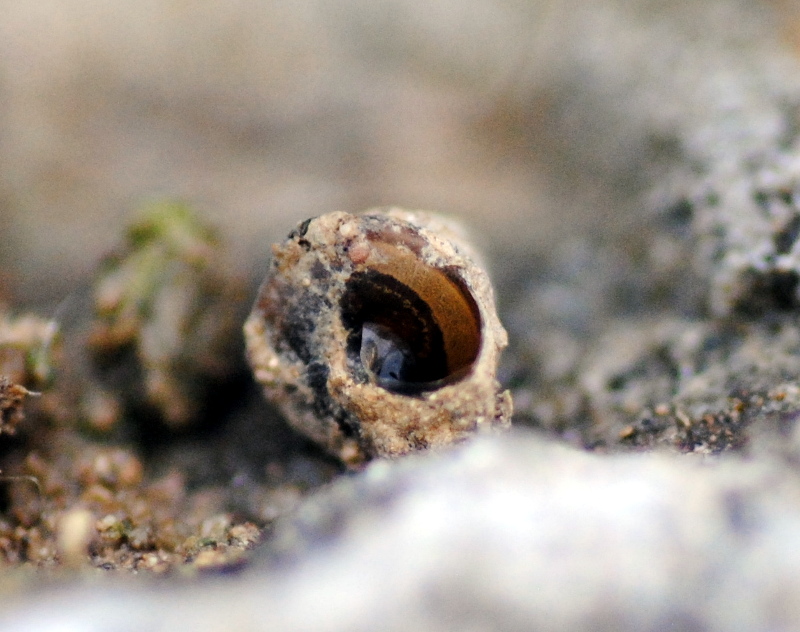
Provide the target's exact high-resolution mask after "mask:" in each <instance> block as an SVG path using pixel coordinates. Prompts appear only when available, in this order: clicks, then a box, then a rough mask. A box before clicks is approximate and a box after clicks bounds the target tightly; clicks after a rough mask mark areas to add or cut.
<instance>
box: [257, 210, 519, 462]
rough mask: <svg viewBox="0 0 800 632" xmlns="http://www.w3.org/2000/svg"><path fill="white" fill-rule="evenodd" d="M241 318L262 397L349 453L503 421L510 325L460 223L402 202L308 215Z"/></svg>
mask: <svg viewBox="0 0 800 632" xmlns="http://www.w3.org/2000/svg"><path fill="white" fill-rule="evenodd" d="M273 254H274V258H273V261H272V267H271V269H270V272H269V273H268V275H267V277H266V279H265V280H264V283H263V284H262V286H261V289H260V291H259V295H258V298H257V300H256V303H255V306H254V308H253V311H252V313H251V315H250V317H249V318H248V320H247V323H246V324H245V337H246V342H247V354H248V359H249V361H250V364H251V366H252V368H253V372H254V375H255V377H256V379H257V380H258V381H259V382H260V383H261V384H262V385H263V387H264V390H265V393H266V395H267V397H268V398H269V399H271V400H273V401H275V402H276V403H277V404H278V405H279V406H280V407H281V409H282V411H283V413H284V414H285V416H286V418H287V420H288V421H289V422H290V423H291V424H292V425H293V426H294V427H295V428H296V429H298V430H299V431H301V432H302V433H304V434H305V435H307V436H308V437H310V438H311V439H313V440H314V441H316V442H318V443H319V444H321V445H322V446H324V447H325V448H326V449H327V450H329V451H330V452H332V453H333V454H335V455H336V456H338V457H339V458H341V459H342V460H343V461H344V462H345V463H347V464H349V465H357V464H359V463H361V462H363V461H365V460H367V459H369V458H372V457H394V456H400V455H402V454H406V453H408V452H411V451H414V450H418V449H424V448H428V447H436V446H442V445H446V444H450V443H453V442H457V441H461V440H463V439H465V438H467V437H468V436H469V435H470V434H472V433H474V432H476V431H480V430H483V429H487V430H489V429H504V428H507V427H508V425H509V423H510V418H511V409H512V404H511V396H510V394H509V392H508V391H503V390H501V388H500V385H499V384H498V382H497V380H496V378H495V372H496V368H497V362H498V358H499V355H500V352H501V350H502V349H503V348H504V347H505V346H506V344H507V336H506V332H505V330H504V329H503V326H502V325H501V324H500V321H499V319H498V318H497V314H496V312H495V307H494V298H493V292H492V287H491V283H490V281H489V278H488V276H487V274H486V273H485V272H484V270H483V269H482V268H481V267H480V265H479V263H478V262H479V257H478V255H477V253H476V252H474V251H473V249H472V248H471V247H470V246H469V245H468V244H467V243H466V241H465V240H464V237H463V234H462V231H461V229H460V227H458V225H456V224H455V223H453V222H452V221H451V220H447V219H445V218H443V217H441V216H439V215H436V214H433V213H427V212H421V211H415V212H409V211H403V210H400V209H388V210H370V211H367V212H365V213H363V214H361V215H352V214H349V213H343V212H336V213H329V214H327V215H323V216H321V217H317V218H312V219H309V220H306V221H305V222H303V223H302V224H300V225H299V226H298V227H297V228H296V229H295V230H293V231H292V232H291V233H290V235H289V238H288V239H287V240H286V241H285V242H284V243H283V244H281V245H275V246H273Z"/></svg>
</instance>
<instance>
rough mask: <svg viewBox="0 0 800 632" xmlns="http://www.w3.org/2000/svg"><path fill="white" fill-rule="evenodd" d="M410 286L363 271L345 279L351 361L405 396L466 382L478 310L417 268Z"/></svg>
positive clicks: (451, 283)
mask: <svg viewBox="0 0 800 632" xmlns="http://www.w3.org/2000/svg"><path fill="white" fill-rule="evenodd" d="M398 276H402V274H399V275H398ZM413 282H414V285H413V287H412V286H411V285H407V284H406V283H403V282H402V281H401V280H399V279H398V278H397V276H395V275H393V274H387V273H384V272H379V271H377V270H374V269H371V268H368V269H365V270H362V271H359V272H355V273H353V274H352V275H351V277H350V279H349V280H348V281H347V284H346V289H345V292H344V295H343V296H342V300H341V303H340V305H341V314H342V322H343V323H344V325H345V327H346V328H347V329H348V331H349V335H348V354H349V355H350V358H351V360H352V361H353V362H354V364H357V365H361V366H362V367H363V368H364V369H365V370H366V373H367V374H368V376H369V377H370V379H373V380H374V381H375V382H376V383H377V384H378V385H379V386H382V387H383V388H385V389H387V390H389V391H393V392H398V393H407V394H413V393H415V392H421V391H429V390H435V389H437V388H440V387H441V386H444V385H445V384H451V383H453V382H454V381H457V380H458V379H461V378H462V377H464V376H465V375H466V374H467V373H468V372H469V369H470V367H471V366H472V363H473V362H474V361H475V358H477V356H478V352H479V351H480V344H481V338H480V317H479V315H478V308H477V305H476V304H475V301H474V300H473V299H472V297H471V296H470V295H469V294H468V293H467V292H466V291H465V289H464V288H463V287H462V285H461V283H460V282H458V281H457V280H454V279H453V278H452V277H451V276H450V275H449V274H447V273H446V272H445V271H443V270H438V269H435V268H431V267H428V266H423V265H418V266H417V269H416V270H415V274H414V275H413Z"/></svg>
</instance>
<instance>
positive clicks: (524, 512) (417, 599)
mask: <svg viewBox="0 0 800 632" xmlns="http://www.w3.org/2000/svg"><path fill="white" fill-rule="evenodd" d="M796 442H797V437H793V438H792V441H791V444H792V448H791V450H792V451H795V450H797V449H798V448H797V445H796ZM799 483H800V480H799V479H798V477H797V472H796V471H795V470H794V468H793V467H787V466H786V463H785V462H781V461H780V460H777V459H767V458H764V459H762V460H760V461H745V460H741V459H739V458H733V457H732V458H730V459H727V460H722V461H718V462H708V461H700V460H687V459H685V458H678V457H676V456H674V455H673V456H669V455H625V456H620V457H617V458H614V459H611V458H608V457H602V456H595V455H588V454H585V453H583V452H581V451H578V450H574V449H569V448H565V447H563V446H558V445H554V444H551V443H548V442H547V441H542V440H541V439H539V438H536V437H534V436H529V435H525V434H523V433H515V434H512V435H510V436H507V437H503V438H494V439H480V440H477V441H476V442H474V443H473V444H472V445H470V446H467V447H462V448H458V449H457V450H455V451H453V452H451V453H449V454H443V455H435V456H429V457H421V458H420V457H410V458H408V459H406V460H403V461H401V462H396V463H387V462H381V463H375V464H373V465H371V466H370V467H369V468H368V469H367V471H366V472H364V473H362V474H361V475H359V476H358V477H349V478H344V479H341V480H339V481H338V482H337V483H336V484H334V485H333V486H332V487H331V488H330V489H328V490H326V491H323V492H321V493H319V494H318V495H317V496H316V497H315V498H313V499H311V500H309V501H308V502H307V503H306V504H305V505H304V506H303V507H301V509H300V511H299V513H298V514H297V516H296V517H295V518H294V519H293V520H291V521H289V522H288V523H285V524H283V525H282V526H281V527H279V528H278V531H277V533H276V536H275V538H274V540H273V544H272V551H271V553H272V555H271V556H268V557H266V558H262V559H261V560H258V561H256V562H255V563H254V564H253V565H252V567H251V568H250V570H248V571H246V572H245V573H243V574H241V575H238V576H236V577H230V578H228V579H227V580H223V579H217V580H209V581H207V582H205V583H203V582H201V583H200V584H197V585H193V586H191V587H186V586H184V587H176V588H173V589H172V590H169V591H165V590H164V588H163V585H159V586H153V587H151V588H145V587H142V586H139V587H138V588H135V589H134V588H132V587H130V586H127V587H126V586H116V587H106V588H104V589H103V590H98V589H97V588H96V587H95V588H94V589H92V590H89V589H83V590H71V591H67V590H64V591H61V592H58V593H56V594H54V595H52V596H51V597H50V599H48V600H44V601H43V600H42V599H41V597H37V596H33V597H31V598H29V599H28V600H24V601H22V602H21V603H18V604H17V605H16V607H15V608H14V609H12V610H9V609H8V608H6V609H5V610H4V612H3V613H2V614H0V624H2V625H4V626H5V629H13V630H19V631H23V630H25V631H27V630H39V631H49V630H56V629H71V630H81V631H82V630H95V629H100V626H102V629H104V630H108V631H111V632H115V631H117V630H119V631H122V630H134V629H152V630H170V629H176V628H177V629H192V630H198V631H203V630H218V629H239V630H275V629H278V630H296V629H314V630H330V631H334V630H336V631H338V630H342V631H344V630H348V631H359V630H365V631H366V630H375V629H382V630H423V629H424V630H431V631H432V632H437V631H439V630H463V629H475V630H478V629H504V630H530V629H537V630H571V631H575V630H587V631H589V630H593V631H596V630H631V631H633V630H636V631H642V630H650V631H657V630H658V631H661V630H664V631H666V630H675V629H680V630H709V631H713V630H720V631H723V630H724V631H738V630H763V629H772V630H788V629H792V628H794V627H796V626H797V625H798V623H800V609H799V608H798V605H797V601H796V599H795V598H794V597H795V595H796V594H797V591H798V590H800V571H798V569H800V556H798V551H797V547H796V546H795V539H796V533H797V530H798V529H800V504H798V502H799V499H800V484H799ZM269 552H270V551H265V553H269ZM53 613H57V614H53Z"/></svg>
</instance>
